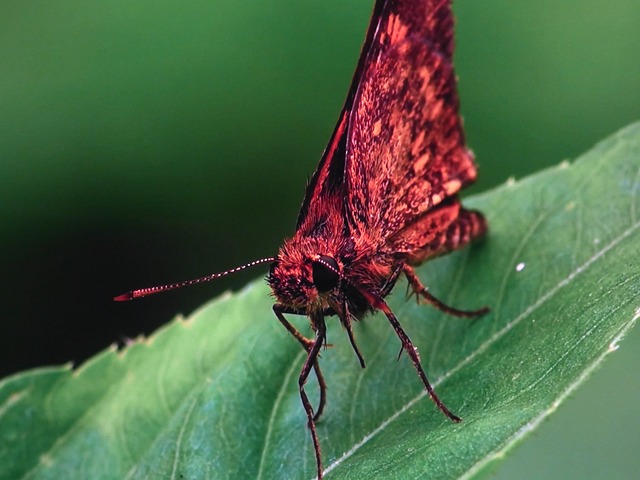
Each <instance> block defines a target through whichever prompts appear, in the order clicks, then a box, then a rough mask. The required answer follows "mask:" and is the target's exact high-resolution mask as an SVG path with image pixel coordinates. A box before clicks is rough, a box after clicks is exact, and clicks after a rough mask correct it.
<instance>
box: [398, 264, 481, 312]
mask: <svg viewBox="0 0 640 480" xmlns="http://www.w3.org/2000/svg"><path fill="white" fill-rule="evenodd" d="M403 271H404V274H405V276H406V277H407V280H408V281H409V285H410V286H411V288H412V289H413V292H414V293H415V294H416V296H417V297H422V298H424V299H425V300H426V301H427V302H429V303H430V304H431V305H433V306H434V307H436V308H437V309H438V310H442V311H443V312H445V313H448V314H449V315H453V316H454V317H462V318H474V317H480V316H482V315H484V314H486V313H488V312H489V308H488V307H483V308H480V309H478V310H458V309H457V308H453V307H450V306H449V305H447V304H446V303H444V302H442V301H441V300H438V299H437V298H436V297H434V296H433V295H432V294H431V293H429V291H428V290H427V287H425V286H424V285H423V284H422V282H421V281H420V279H419V278H418V275H416V272H415V270H414V269H413V268H411V267H410V266H409V265H406V264H405V265H404V267H403Z"/></svg>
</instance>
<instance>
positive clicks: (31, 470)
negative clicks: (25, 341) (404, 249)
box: [0, 124, 640, 479]
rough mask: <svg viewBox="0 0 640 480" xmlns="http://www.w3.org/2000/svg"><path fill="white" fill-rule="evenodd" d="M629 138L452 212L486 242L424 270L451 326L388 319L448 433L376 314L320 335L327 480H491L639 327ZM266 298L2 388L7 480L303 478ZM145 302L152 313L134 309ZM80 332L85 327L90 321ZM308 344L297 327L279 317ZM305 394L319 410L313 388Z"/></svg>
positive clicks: (258, 295) (230, 305)
mask: <svg viewBox="0 0 640 480" xmlns="http://www.w3.org/2000/svg"><path fill="white" fill-rule="evenodd" d="M639 192H640V124H635V125H632V126H630V127H628V128H626V129H625V130H623V131H621V132H619V133H618V134H616V135H614V136H612V137H611V138H609V139H607V140H605V141H603V142H602V143H600V144H599V145H597V146H596V147H594V149H593V150H591V151H590V152H589V153H587V154H585V155H583V156H582V157H581V158H580V159H578V160H577V161H575V162H574V163H572V164H569V163H563V164H561V165H560V166H558V167H555V168H552V169H549V170H546V171H543V172H540V173H538V174H536V175H533V176H531V177H528V178H525V179H523V180H521V181H518V182H510V183H508V184H506V185H504V186H502V187H499V188H497V189H495V190H493V191H491V192H488V193H485V194H483V195H479V196H475V197H473V198H469V199H467V200H466V201H465V204H466V205H468V206H471V207H474V208H478V209H480V210H482V211H483V212H484V213H485V214H486V215H487V217H488V221H489V225H490V234H489V236H488V238H487V239H486V240H484V241H483V242H481V243H479V244H476V245H474V246H472V247H471V248H468V249H466V250H463V251H459V252H455V253H454V254H452V255H449V256H446V257H443V258H440V259H437V260H434V261H431V262H429V263H427V264H425V265H423V266H421V267H420V268H419V269H418V272H419V274H420V276H421V278H422V279H423V281H424V282H425V283H426V284H427V285H429V286H430V288H431V291H432V292H433V293H434V294H435V295H436V296H438V297H439V298H441V299H442V300H444V301H445V302H447V303H448V304H450V305H453V306H456V307H458V308H466V309H473V308H479V307H481V306H484V305H488V306H490V307H491V309H492V311H491V313H490V314H489V315H487V316H486V317H483V318H481V319H478V320H473V321H468V320H461V319H456V318H451V317H447V316H446V315H443V314H441V313H440V312H438V311H435V310H434V309H432V308H430V307H428V306H423V305H416V303H415V302H414V301H406V300H405V298H404V291H405V286H404V284H402V283H400V284H399V285H398V286H397V287H396V289H395V291H394V293H393V294H392V295H391V296H390V299H389V302H390V305H391V307H392V309H393V310H394V312H395V313H396V315H397V317H398V318H399V319H400V321H401V323H402V324H403V325H404V327H405V329H406V331H407V332H408V333H409V335H410V336H411V337H412V339H413V341H414V343H415V345H416V346H417V347H418V348H419V350H420V352H421V354H422V361H423V364H424V366H425V368H426V371H427V374H428V375H429V376H430V378H431V380H432V383H434V385H435V386H436V389H437V391H438V393H439V395H440V397H441V398H442V400H443V401H444V402H445V403H446V404H447V405H448V406H449V407H450V408H451V409H452V410H453V411H454V412H455V413H457V414H458V415H460V416H462V417H463V419H464V421H463V422H462V423H461V424H452V423H451V422H449V421H448V420H447V419H446V418H445V417H444V416H443V415H442V414H441V413H440V412H439V411H438V410H437V409H436V407H435V406H434V405H433V403H432V402H431V401H430V400H429V399H428V398H427V397H426V396H425V394H424V392H423V391H422V389H421V385H420V382H419V380H418V378H417V376H416V375H415V372H414V370H413V368H412V366H411V364H410V362H409V361H408V359H407V358H406V356H405V355H403V356H402V357H401V358H400V360H399V361H396V357H397V354H398V349H399V342H398V340H397V338H395V336H394V334H393V331H392V329H391V327H390V326H389V325H388V323H387V321H386V319H385V318H384V316H381V315H374V316H370V317H367V318H366V319H365V320H364V321H363V322H360V323H359V324H357V325H356V326H355V335H356V337H357V339H358V342H359V346H360V348H361V350H362V352H363V355H364V357H365V360H366V361H367V368H366V369H364V370H362V369H360V368H359V367H358V363H357V359H356V358H355V356H354V354H353V352H352V350H351V347H350V345H349V342H348V340H347V337H346V335H345V334H344V332H343V331H342V329H341V328H340V326H339V325H338V323H337V322H336V321H335V320H334V319H329V332H328V337H329V342H330V343H332V344H333V346H332V347H330V348H328V349H327V350H326V351H324V352H323V354H322V364H323V369H324V373H325V376H326V378H327V382H328V387H329V391H328V395H329V398H328V404H327V408H326V410H325V415H324V417H323V419H322V421H321V422H320V423H319V424H318V429H319V435H320V440H321V445H322V449H323V458H324V464H325V468H326V472H327V478H336V479H337V478H341V479H359V478H374V477H375V478H424V479H427V478H445V477H446V478H451V477H460V476H463V477H472V476H474V475H476V474H480V475H482V474H483V473H486V472H487V471H488V470H490V468H491V467H492V466H493V465H494V464H495V462H496V461H497V460H498V459H499V458H502V456H503V455H502V454H503V453H504V451H505V450H507V449H508V448H510V447H511V446H513V445H514V444H515V443H516V442H517V441H519V440H520V439H521V438H522V437H523V436H524V435H525V434H526V433H528V432H529V431H531V430H532V429H534V428H535V427H536V425H538V424H539V423H540V421H541V420H543V419H544V418H546V417H547V416H548V415H549V414H550V413H552V412H553V411H554V410H555V409H556V408H557V406H558V405H559V404H560V403H561V402H562V400H564V399H565V398H566V396H567V395H568V394H569V393H570V392H572V391H573V390H574V389H575V388H576V387H577V386H578V385H579V384H580V383H581V382H582V381H583V380H584V379H585V378H586V377H587V376H588V374H589V373H590V372H591V371H592V370H593V369H594V368H595V367H596V366H597V365H598V364H599V363H600V362H601V361H602V360H603V358H604V357H605V356H606V355H607V354H608V353H610V352H612V351H614V350H615V347H616V345H617V342H618V341H619V340H620V339H621V338H622V336H623V335H624V334H625V333H626V332H627V331H628V330H629V329H630V328H631V327H632V326H633V324H634V322H635V320H636V319H637V318H638V316H639V315H640V313H639V312H640V308H639V307H640V282H639V279H638V271H639V270H638V261H637V259H638V258H640V233H639V227H640V201H639V199H638V197H639ZM268 293H269V291H268V288H267V286H266V284H265V283H264V281H262V280H259V281H256V282H254V283H252V284H250V285H248V286H247V287H246V288H245V289H244V290H243V291H241V292H239V293H237V294H234V295H224V296H222V297H221V298H218V299H216V300H214V301H212V302H211V303H209V304H207V305H205V306H204V307H202V308H201V309H200V310H198V311H197V312H195V313H194V314H192V315H191V316H190V317H189V318H187V319H182V318H178V319H176V320H175V321H173V322H171V323H170V324H168V325H167V326H166V327H164V328H163V329H161V330H160V331H158V332H157V333H156V334H154V335H153V336H152V337H151V338H149V339H139V340H136V341H134V342H132V343H131V344H129V345H127V346H126V347H125V348H123V349H122V350H121V351H115V350H109V351H105V352H103V353H101V354H99V355H97V356H96V357H94V358H93V359H92V360H90V361H89V362H87V363H86V364H84V365H82V366H81V367H80V368H78V369H77V370H72V369H71V367H70V366H64V367H58V368H43V369H38V370H34V371H29V372H24V373H21V374H18V375H15V376H13V377H10V378H7V379H5V380H4V381H3V382H2V383H1V384H0V477H1V478H11V479H14V478H38V479H41V478H42V479H44V478H190V479H191V478H216V479H220V478H229V479H231V478H263V479H270V478H312V477H313V476H314V472H315V463H314V459H313V452H312V448H311V444H310V438H309V434H308V432H307V430H306V428H305V416H304V412H303V409H302V406H301V404H300V401H299V396H298V391H297V377H298V372H299V370H300V367H301V364H302V361H303V359H304V355H303V353H302V352H301V350H300V349H299V346H298V344H297V343H296V342H295V341H294V340H293V339H291V338H289V336H288V334H287V332H286V331H285V330H284V329H282V327H281V326H280V324H279V323H278V322H277V320H276V319H275V317H273V314H272V312H271V304H272V300H271V299H270V297H269V295H268ZM147 301H152V300H147ZM88 321H90V319H88ZM292 321H294V322H295V324H296V325H298V326H299V328H300V329H301V330H302V331H304V332H307V331H308V327H307V326H306V323H308V322H307V321H306V319H304V318H293V319H292ZM307 389H308V391H309V393H310V395H311V396H312V397H313V399H314V400H317V388H316V385H315V382H314V380H313V379H311V381H310V382H309V383H308V385H307Z"/></svg>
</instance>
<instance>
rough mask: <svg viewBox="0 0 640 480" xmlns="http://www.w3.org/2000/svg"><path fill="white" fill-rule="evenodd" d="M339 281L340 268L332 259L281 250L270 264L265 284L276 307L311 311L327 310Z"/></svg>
mask: <svg viewBox="0 0 640 480" xmlns="http://www.w3.org/2000/svg"><path fill="white" fill-rule="evenodd" d="M341 278H342V268H341V264H340V262H339V260H337V259H336V258H335V257H334V256H332V255H325V254H319V253H305V251H304V249H299V248H295V249H288V248H283V249H281V250H280V253H279V255H278V257H277V259H276V261H275V262H273V263H272V264H271V270H270V272H269V276H268V278H267V281H268V283H269V285H270V286H271V289H272V290H273V294H274V295H275V297H276V298H277V300H278V302H279V303H280V304H282V305H286V306H288V307H291V308H294V309H297V310H314V309H324V308H327V306H328V304H327V301H328V297H329V296H330V295H331V293H332V292H333V291H335V290H336V289H337V288H339V286H340V281H341Z"/></svg>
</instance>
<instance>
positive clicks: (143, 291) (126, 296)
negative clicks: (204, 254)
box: [113, 257, 276, 302]
mask: <svg viewBox="0 0 640 480" xmlns="http://www.w3.org/2000/svg"><path fill="white" fill-rule="evenodd" d="M275 261H276V259H275V258H274V257H268V258H261V259H260V260H254V261H253V262H250V263H247V264H246V265H240V266H239V267H235V268H231V269H229V270H225V271H224V272H220V273H213V274H211V275H207V276H206V277H200V278H194V279H193V280H185V281H184V282H178V283H169V284H167V285H158V286H157V287H148V288H139V289H138V290H131V291H130V292H127V293H123V294H122V295H118V296H117V297H113V299H114V300H115V301H116V302H126V301H127V300H133V299H134V298H140V297H146V296H147V295H153V294H154V293H161V292H166V291H168V290H175V289H176V288H182V287H186V286H189V285H196V284H198V283H205V282H210V281H211V280H215V279H216V278H220V277H224V276H226V275H230V274H232V273H236V272H240V271H242V270H246V269H247V268H251V267H255V266H256V265H261V264H263V263H272V262H275Z"/></svg>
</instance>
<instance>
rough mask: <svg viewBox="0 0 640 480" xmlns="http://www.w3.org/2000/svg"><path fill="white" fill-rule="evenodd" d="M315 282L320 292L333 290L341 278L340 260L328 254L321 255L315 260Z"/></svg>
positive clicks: (313, 265)
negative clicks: (337, 260)
mask: <svg viewBox="0 0 640 480" xmlns="http://www.w3.org/2000/svg"><path fill="white" fill-rule="evenodd" d="M312 267H313V284H314V285H315V286H316V288H317V289H318V291H319V292H320V293H325V292H328V291H329V290H333V289H334V288H335V287H336V285H338V281H339V280H340V274H339V273H338V272H339V271H340V269H339V267H338V262H336V261H335V260H334V259H333V258H331V257H328V256H327V255H321V256H320V258H319V259H318V260H316V261H315V262H313V264H312Z"/></svg>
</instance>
